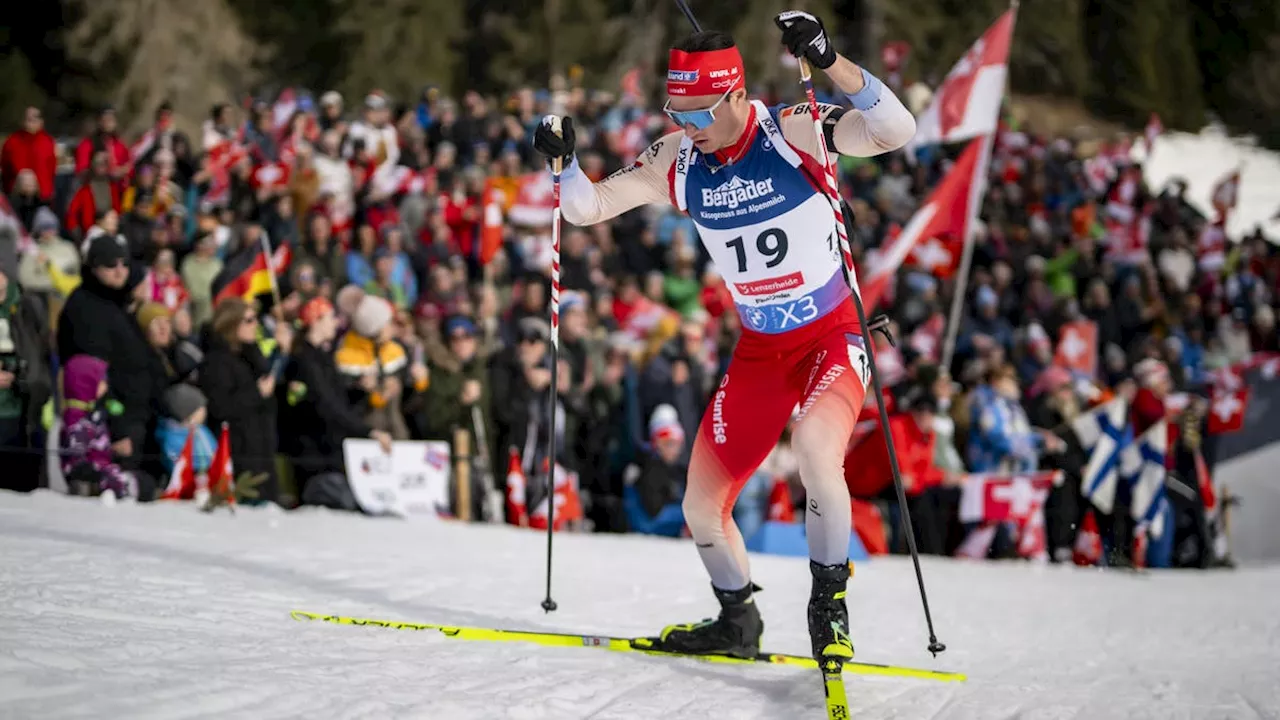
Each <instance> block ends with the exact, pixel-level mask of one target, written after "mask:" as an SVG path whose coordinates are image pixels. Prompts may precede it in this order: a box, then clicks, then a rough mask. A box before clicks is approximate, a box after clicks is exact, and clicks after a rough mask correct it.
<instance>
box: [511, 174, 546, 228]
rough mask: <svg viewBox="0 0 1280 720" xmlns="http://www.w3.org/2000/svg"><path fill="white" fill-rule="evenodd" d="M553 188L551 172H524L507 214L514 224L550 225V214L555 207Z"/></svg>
mask: <svg viewBox="0 0 1280 720" xmlns="http://www.w3.org/2000/svg"><path fill="white" fill-rule="evenodd" d="M554 189H555V188H554V185H553V181H552V180H551V173H545V172H532V173H526V174H525V175H523V176H521V178H520V190H519V192H518V193H517V194H516V201H515V204H514V205H512V206H511V210H510V211H509V212H508V213H507V216H508V217H509V218H510V219H511V222H512V223H514V224H516V225H523V226H528V227H547V226H549V225H551V215H552V212H553V210H554V209H555V195H554Z"/></svg>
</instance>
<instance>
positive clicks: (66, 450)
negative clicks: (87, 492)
mask: <svg viewBox="0 0 1280 720" xmlns="http://www.w3.org/2000/svg"><path fill="white" fill-rule="evenodd" d="M62 389H63V396H64V397H65V398H66V399H65V401H64V406H63V410H62V451H63V454H62V474H63V475H65V476H66V478H67V480H68V481H69V482H79V483H84V484H87V485H89V486H93V485H97V486H98V487H99V488H101V490H102V495H103V496H104V499H116V498H124V497H130V496H133V495H134V494H135V492H134V484H135V480H134V478H133V476H132V475H131V474H129V473H127V472H125V471H124V470H121V469H120V466H119V465H117V464H116V463H115V462H114V459H113V458H112V456H111V432H110V431H109V430H108V429H107V418H106V411H105V410H104V409H103V407H102V398H103V396H105V395H106V394H107V363H106V361H104V360H100V359H98V358H96V357H92V356H90V355H76V356H75V357H73V358H71V359H70V360H68V361H67V366H66V368H65V370H64V371H63V375H62ZM108 495H109V496H110V497H109V498H108V497H106V496H108Z"/></svg>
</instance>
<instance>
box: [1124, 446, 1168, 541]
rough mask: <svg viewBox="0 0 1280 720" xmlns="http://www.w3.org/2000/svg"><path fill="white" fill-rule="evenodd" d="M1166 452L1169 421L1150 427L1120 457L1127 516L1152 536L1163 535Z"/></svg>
mask: <svg viewBox="0 0 1280 720" xmlns="http://www.w3.org/2000/svg"><path fill="white" fill-rule="evenodd" d="M1168 451H1169V429H1168V422H1167V421H1165V420H1161V421H1160V422H1158V423H1156V424H1154V425H1152V426H1151V427H1150V428H1148V429H1147V431H1146V432H1144V433H1142V437H1139V438H1137V439H1136V440H1135V441H1134V442H1131V443H1129V445H1128V447H1126V448H1124V449H1123V450H1122V451H1121V454H1120V476H1121V477H1123V478H1124V479H1125V482H1127V483H1128V484H1129V489H1130V490H1129V514H1130V515H1131V516H1132V517H1133V519H1134V520H1135V521H1136V522H1137V523H1138V527H1140V528H1145V529H1147V530H1148V531H1149V532H1150V534H1151V536H1152V537H1155V538H1158V537H1160V536H1161V535H1162V534H1163V532H1164V513H1163V512H1162V511H1163V509H1164V503H1165V494H1164V479H1165V466H1164V463H1165V457H1166V456H1167V454H1168Z"/></svg>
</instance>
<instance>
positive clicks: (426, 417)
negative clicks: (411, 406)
mask: <svg viewBox="0 0 1280 720" xmlns="http://www.w3.org/2000/svg"><path fill="white" fill-rule="evenodd" d="M467 380H477V381H479V382H480V399H479V400H477V401H476V405H477V406H478V407H479V408H480V416H481V418H483V422H484V423H485V425H486V427H485V431H486V432H485V435H486V437H491V433H489V432H488V431H489V427H488V423H489V372H488V363H486V362H485V360H484V358H482V357H480V356H476V357H475V358H473V359H472V360H471V362H469V363H466V364H465V365H462V366H461V367H459V366H458V365H457V361H456V360H455V361H454V363H452V364H448V363H433V364H432V366H431V384H430V385H428V386H427V389H426V390H425V391H424V392H423V396H424V397H423V398H422V400H423V403H422V408H421V410H420V411H419V413H418V416H419V417H418V427H419V430H420V431H421V432H422V433H423V436H424V438H425V439H427V440H445V441H448V442H453V431H454V428H459V427H461V428H466V429H467V430H469V431H471V433H472V435H474V434H475V428H474V427H472V426H473V425H474V418H473V417H472V412H471V406H469V405H463V404H462V400H461V397H462V385H463V383H465V382H466V381H467Z"/></svg>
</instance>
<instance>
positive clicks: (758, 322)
mask: <svg viewBox="0 0 1280 720" xmlns="http://www.w3.org/2000/svg"><path fill="white" fill-rule="evenodd" d="M747 322H748V323H750V324H751V327H753V328H755V329H756V330H763V329H764V328H765V326H766V325H768V324H769V316H768V315H766V314H765V312H764V311H763V310H761V309H760V308H748V309H747Z"/></svg>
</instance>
